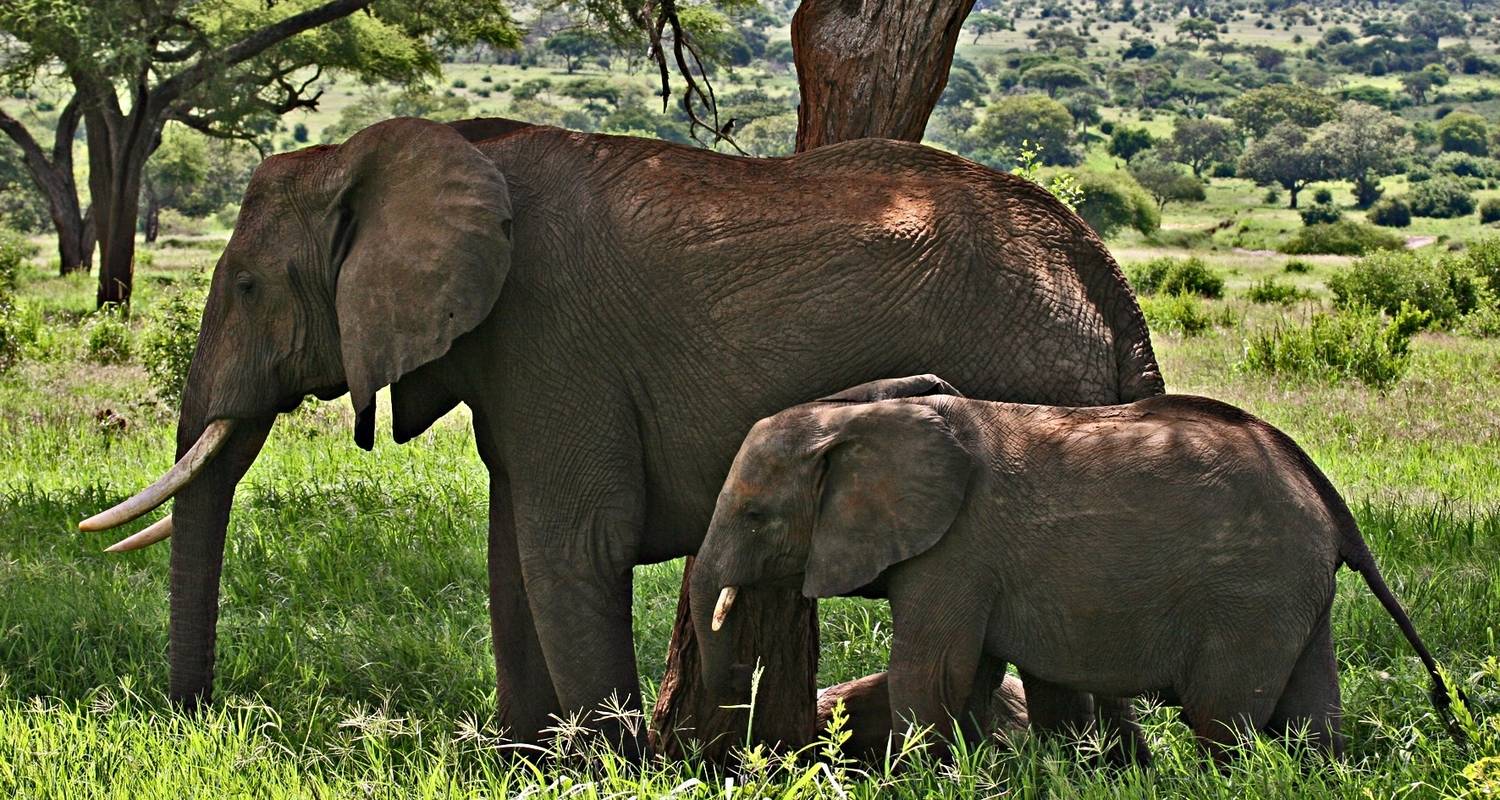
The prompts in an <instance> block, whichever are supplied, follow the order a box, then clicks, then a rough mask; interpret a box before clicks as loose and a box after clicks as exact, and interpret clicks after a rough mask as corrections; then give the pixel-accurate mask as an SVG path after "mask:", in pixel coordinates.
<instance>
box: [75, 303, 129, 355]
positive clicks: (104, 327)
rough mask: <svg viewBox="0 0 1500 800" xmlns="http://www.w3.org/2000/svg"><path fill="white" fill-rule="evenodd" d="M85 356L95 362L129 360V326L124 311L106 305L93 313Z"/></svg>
mask: <svg viewBox="0 0 1500 800" xmlns="http://www.w3.org/2000/svg"><path fill="white" fill-rule="evenodd" d="M87 347H88V349H87V351H86V353H85V357H86V358H87V359H88V360H89V361H92V362H94V363H95V364H124V363H125V362H127V361H129V360H130V326H128V325H126V324H125V315H124V312H123V311H121V310H120V309H119V307H118V306H113V305H108V306H105V307H104V308H101V309H99V310H98V311H97V312H95V313H94V315H93V321H92V322H91V323H90V324H89V338H88V345H87Z"/></svg>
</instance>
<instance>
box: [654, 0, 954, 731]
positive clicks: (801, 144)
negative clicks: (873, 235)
mask: <svg viewBox="0 0 1500 800" xmlns="http://www.w3.org/2000/svg"><path fill="white" fill-rule="evenodd" d="M973 5H974V0H936V2H932V1H931V0H929V1H928V2H921V0H802V4H801V5H800V6H799V7H798V8H797V13H796V16H795V17H793V19H792V53H793V56H794V58H795V60H796V64H797V82H798V84H799V86H800V87H801V92H802V101H801V105H799V106H798V109H797V151H798V152H804V151H807V150H812V149H814V148H817V147H822V146H823V145H827V144H833V143H835V142H842V141H847V140H850V139H863V138H867V137H882V138H887V139H903V140H906V141H911V142H919V141H921V140H922V133H923V131H924V130H926V128H927V119H928V117H930V116H931V115H932V110H933V108H934V107H935V106H936V105H937V101H938V98H939V97H940V96H941V95H942V93H943V87H944V86H946V85H947V83H948V69H949V67H951V66H952V64H953V49H954V47H955V46H956V45H957V43H958V36H959V33H960V31H961V29H962V26H963V21H964V18H965V17H967V16H968V14H969V10H970V8H972V7H973ZM692 569H693V560H692V559H688V561H687V566H686V567H685V569H684V573H685V574H684V575H683V583H682V593H681V595H680V596H679V597H678V602H677V620H676V623H675V625H674V627H673V630H672V643H671V646H670V648H669V649H668V651H667V673H666V676H665V677H664V678H663V679H662V684H661V690H660V693H659V694H658V695H657V701H656V708H655V710H654V712H653V715H652V736H653V744H654V745H655V746H656V747H657V748H658V750H659V751H660V752H663V753H665V754H667V755H669V756H676V757H680V756H683V755H685V754H686V753H688V752H689V750H688V747H689V742H690V741H691V740H696V742H697V745H696V746H701V747H704V748H705V750H704V752H705V753H706V754H711V755H713V756H716V757H722V756H724V755H726V754H727V752H728V749H729V747H730V746H732V745H738V744H741V743H743V742H744V741H745V739H746V723H747V721H748V719H749V718H748V716H747V715H746V712H745V711H743V710H732V711H731V710H726V709H722V708H719V707H718V706H716V705H714V704H713V703H712V702H710V701H709V700H708V698H707V694H706V692H705V691H704V686H703V678H702V672H701V667H700V665H699V650H698V646H697V643H696V642H695V641H694V634H693V626H692V614H691V612H690V610H689V608H688V584H689V581H690V580H691V577H692ZM734 613H735V619H736V624H735V625H734V626H732V629H733V631H732V634H731V635H732V636H733V637H734V645H733V647H734V650H735V652H736V653H737V655H738V659H737V660H739V661H741V662H743V663H750V664H753V663H755V662H756V660H757V656H759V657H760V660H761V662H762V663H763V664H764V663H766V662H767V658H766V657H767V656H768V655H770V656H774V662H772V665H771V666H768V667H767V669H766V670H765V672H764V673H763V674H762V676H761V679H760V685H759V693H758V697H759V698H760V702H759V705H760V707H759V708H757V709H756V712H755V724H754V727H753V728H752V729H751V730H752V732H753V734H754V737H753V738H754V741H757V742H768V743H775V742H780V743H781V744H782V745H783V746H785V747H788V748H794V747H800V746H801V745H804V744H806V743H807V742H809V741H811V739H812V738H813V735H814V734H815V732H816V724H817V711H816V705H815V703H816V690H817V663H818V619H817V612H816V606H815V605H814V603H813V602H811V601H809V600H806V599H804V598H803V597H802V596H801V594H799V593H798V592H796V591H795V590H790V591H788V590H782V591H754V592H745V593H743V594H742V595H741V596H740V599H739V600H738V601H736V603H735V607H734ZM768 648H774V652H769V651H768Z"/></svg>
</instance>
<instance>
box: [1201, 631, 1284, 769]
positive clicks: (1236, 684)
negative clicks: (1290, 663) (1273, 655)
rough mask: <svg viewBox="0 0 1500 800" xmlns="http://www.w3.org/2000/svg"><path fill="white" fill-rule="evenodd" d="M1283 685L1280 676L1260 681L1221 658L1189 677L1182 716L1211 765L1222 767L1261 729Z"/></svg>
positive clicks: (1226, 659)
mask: <svg viewBox="0 0 1500 800" xmlns="http://www.w3.org/2000/svg"><path fill="white" fill-rule="evenodd" d="M1242 652H1244V651H1242ZM1285 682H1286V681H1285V677H1284V675H1279V676H1275V678H1274V679H1271V680H1264V679H1261V678H1260V677H1258V676H1256V675H1253V674H1250V672H1249V671H1248V670H1246V669H1244V668H1243V667H1242V666H1241V665H1238V664H1236V663H1235V660H1234V659H1232V658H1225V657H1220V658H1217V659H1215V660H1214V664H1213V665H1212V666H1210V667H1208V668H1202V669H1199V670H1198V671H1197V672H1195V673H1194V674H1193V676H1192V679H1191V681H1190V683H1189V685H1187V686H1184V687H1182V688H1181V690H1180V695H1181V697H1182V711H1183V716H1184V718H1185V719H1189V720H1192V723H1193V733H1194V734H1195V735H1196V736H1197V737H1198V744H1199V746H1200V747H1202V748H1203V750H1204V752H1206V753H1207V754H1208V755H1209V756H1211V757H1212V758H1213V760H1214V763H1216V764H1219V765H1221V766H1222V765H1224V764H1226V763H1227V762H1228V761H1229V760H1230V759H1231V758H1232V757H1233V755H1234V752H1235V750H1236V749H1237V748H1238V746H1239V745H1240V744H1241V743H1243V742H1244V741H1245V740H1246V739H1248V738H1250V737H1251V736H1253V735H1254V734H1255V733H1256V732H1258V731H1260V730H1262V729H1263V728H1264V727H1265V725H1266V722H1267V721H1268V720H1269V719H1270V718H1271V712H1272V710H1273V709H1274V708H1275V706H1276V700H1277V699H1278V697H1279V696H1280V694H1279V691H1278V690H1279V689H1280V687H1281V686H1283V685H1284V684H1285ZM1269 687H1276V688H1269Z"/></svg>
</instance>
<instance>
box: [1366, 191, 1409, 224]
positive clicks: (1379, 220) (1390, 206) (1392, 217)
mask: <svg viewBox="0 0 1500 800" xmlns="http://www.w3.org/2000/svg"><path fill="white" fill-rule="evenodd" d="M1368 218H1369V220H1370V221H1371V222H1373V223H1375V224H1376V225H1384V226H1385V227H1387V228H1405V227H1409V226H1410V225H1411V206H1409V205H1407V204H1406V201H1405V200H1402V199H1401V198H1399V197H1387V198H1385V199H1383V200H1381V201H1379V202H1377V203H1376V204H1375V205H1373V206H1371V207H1370V213H1369V214H1368Z"/></svg>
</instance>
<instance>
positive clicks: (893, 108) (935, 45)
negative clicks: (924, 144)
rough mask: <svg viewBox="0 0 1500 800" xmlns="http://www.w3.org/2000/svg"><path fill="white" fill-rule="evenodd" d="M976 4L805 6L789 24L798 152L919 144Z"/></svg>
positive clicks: (895, 1) (863, 0)
mask: <svg viewBox="0 0 1500 800" xmlns="http://www.w3.org/2000/svg"><path fill="white" fill-rule="evenodd" d="M973 6H974V0H803V2H802V4H801V5H800V6H798V7H797V13H796V15H795V16H794V17H793V18H792V55H793V57H794V58H795V59H796V62H797V85H798V87H799V88H800V90H801V92H802V101H801V104H800V105H799V106H798V107H797V150H798V152H801V151H804V150H812V149H814V148H817V147H822V146H823V145H825V144H833V143H834V142H842V141H847V140H849V139H861V138H864V137H867V136H881V137H885V138H889V139H904V140H906V141H910V142H917V141H921V140H922V131H923V130H925V129H926V128H927V117H928V116H929V115H931V114H932V108H933V106H935V105H936V104H937V101H938V97H939V96H941V95H942V93H943V87H944V86H946V85H947V84H948V68H949V67H950V66H952V64H953V48H954V46H955V45H956V44H957V43H958V35H959V32H960V30H961V29H962V26H963V21H964V18H965V17H967V16H968V15H969V9H970V8H972V7H973Z"/></svg>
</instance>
